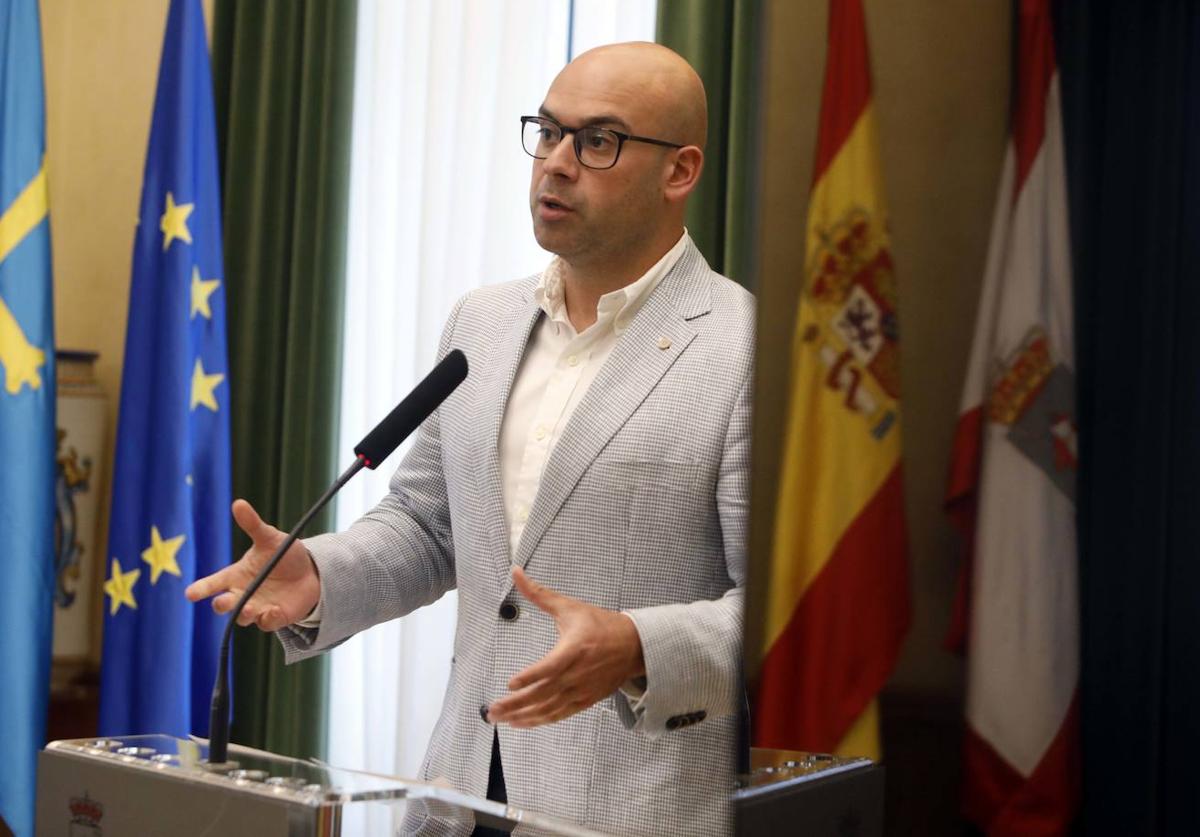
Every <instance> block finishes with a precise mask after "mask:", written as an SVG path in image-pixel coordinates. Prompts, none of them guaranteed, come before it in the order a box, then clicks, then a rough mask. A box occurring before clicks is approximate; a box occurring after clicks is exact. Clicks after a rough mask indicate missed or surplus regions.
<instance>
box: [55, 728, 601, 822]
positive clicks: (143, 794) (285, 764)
mask: <svg viewBox="0 0 1200 837" xmlns="http://www.w3.org/2000/svg"><path fill="white" fill-rule="evenodd" d="M207 751H208V747H207V744H206V743H205V742H203V741H193V740H189V739H181V738H175V737H172V736H169V735H131V736H122V737H117V738H108V739H78V740H73V741H54V742H51V743H50V744H48V745H47V746H46V749H44V750H43V751H42V752H41V753H40V754H39V755H38V796H37V832H36V833H37V834H38V835H47V837H48V836H49V835H69V837H98V836H99V835H101V834H106V835H125V834H129V835H145V837H154V835H161V837H188V835H200V834H205V835H214V834H254V835H261V837H275V835H278V837H339V835H341V834H342V833H343V828H342V826H343V819H344V818H345V815H346V814H347V809H349V808H350V807H351V806H355V807H357V806H384V805H386V806H389V807H391V808H393V809H399V810H398V812H393V813H398V816H396V817H395V819H396V821H399V822H402V826H401V828H400V832H401V833H403V834H408V833H411V832H417V831H419V830H423V828H424V826H426V825H430V826H434V827H433V828H432V829H431V830H432V831H434V832H435V833H440V832H441V831H443V830H445V827H446V826H458V828H457V829H456V830H463V831H464V833H470V828H471V827H472V826H473V824H475V823H478V824H479V825H487V826H491V827H492V828H498V829H501V830H504V831H511V830H512V829H513V828H514V827H515V826H517V825H521V826H523V827H522V829H521V833H536V834H545V835H551V836H552V837H604V835H602V834H600V833H599V832H596V831H592V830H589V829H586V828H582V827H580V826H577V825H575V824H573V823H569V822H565V821H563V820H560V819H557V818H555V817H551V816H548V815H545V814H540V813H535V812H532V811H524V810H520V809H518V808H514V807H513V806H511V805H505V804H503V803H499V802H492V801H490V800H486V799H478V798H475V797H472V796H470V795H468V794H465V793H461V792H459V791H456V790H454V789H452V788H449V787H442V786H440V785H435V784H430V783H427V782H416V781H410V780H406V779H397V778H395V777H392V776H380V775H375V774H372V773H365V772H361V771H356V770H345V769H341V768H337V767H331V766H329V765H327V764H324V763H321V762H316V761H302V760H300V759H293V758H288V757H286V756H277V755H274V754H272V753H266V752H263V751H261V750H253V749H250V748H248V747H241V746H238V745H236V744H232V745H230V747H229V761H228V762H226V763H224V764H219V765H209V764H208V763H207V761H206V759H207V756H208V752H207ZM464 826H465V828H464Z"/></svg>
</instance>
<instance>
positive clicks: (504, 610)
mask: <svg viewBox="0 0 1200 837" xmlns="http://www.w3.org/2000/svg"><path fill="white" fill-rule="evenodd" d="M520 612H521V611H520V610H518V609H517V606H516V605H515V604H513V603H512V602H505V603H504V604H502V605H500V618H501V619H503V620H504V621H505V622H511V621H513V620H514V619H516V618H517V616H518V615H519V614H520Z"/></svg>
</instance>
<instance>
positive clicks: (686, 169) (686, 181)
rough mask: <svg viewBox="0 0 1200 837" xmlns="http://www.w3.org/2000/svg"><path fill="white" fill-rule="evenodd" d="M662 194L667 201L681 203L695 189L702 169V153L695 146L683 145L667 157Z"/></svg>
mask: <svg viewBox="0 0 1200 837" xmlns="http://www.w3.org/2000/svg"><path fill="white" fill-rule="evenodd" d="M668 160H669V162H668V163H667V172H666V180H665V182H664V183H663V193H664V195H665V197H666V198H667V200H668V201H682V200H684V199H685V198H687V196H688V195H690V194H691V193H692V190H693V189H695V188H696V183H697V182H698V181H699V180H700V172H701V171H703V169H704V152H703V151H701V150H700V149H699V147H697V146H695V145H685V146H684V147H683V148H680V149H678V150H677V151H676V152H675V153H674V154H671V155H668Z"/></svg>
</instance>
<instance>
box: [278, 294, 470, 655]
mask: <svg viewBox="0 0 1200 837" xmlns="http://www.w3.org/2000/svg"><path fill="white" fill-rule="evenodd" d="M465 301H466V297H463V299H461V300H459V302H458V304H457V305H456V306H455V308H454V311H453V312H452V313H451V315H450V319H449V321H448V322H447V324H446V327H445V329H444V330H443V332H442V339H441V344H440V346H439V348H438V359H439V360H440V359H441V358H443V357H445V356H446V354H447V353H448V352H449V351H450V349H451V347H452V343H453V335H454V326H455V323H456V322H457V318H458V314H459V312H460V311H461V309H462V306H463V304H464V303H465ZM441 413H442V410H441V409H440V408H439V409H438V410H437V411H435V412H434V413H433V415H431V416H430V417H429V418H428V419H426V420H425V422H424V423H423V424H422V425H421V428H420V430H419V431H418V433H417V438H416V441H415V442H414V444H413V446H412V448H411V449H410V450H409V451H408V453H407V454H406V455H405V457H404V459H403V460H402V461H401V463H400V467H399V468H397V469H396V472H395V474H393V475H392V479H391V483H390V486H389V490H388V494H387V496H385V497H384V498H383V500H381V501H380V502H379V504H378V505H377V506H375V508H373V509H371V511H369V512H367V513H366V514H365V515H363V516H362V517H361V518H359V520H357V521H356V522H355V523H354V525H352V526H351V527H350V528H349V529H347V530H346V531H345V532H339V533H336V534H327V535H318V536H316V537H314V538H307V539H305V540H304V545H305V546H306V547H307V548H308V551H309V553H310V554H311V555H312V558H313V561H314V562H315V563H316V565H317V570H318V572H319V573H320V575H321V599H320V603H321V621H320V624H319V625H318V626H317V627H303V626H300V625H289V626H288V627H286V628H283V629H282V630H280V631H277V632H276V636H278V637H279V640H280V642H281V643H282V644H283V648H284V657H285V660H286V662H288V663H293V662H296V661H298V660H303V659H306V658H307V657H311V656H314V655H316V654H319V653H322V652H324V651H328V650H329V649H330V648H332V647H334V646H335V645H338V644H339V643H341V642H343V641H345V640H346V639H348V638H349V637H351V636H353V635H354V634H356V633H358V632H359V631H363V630H366V629H367V628H369V627H371V626H372V625H377V624H379V623H380V622H386V621H388V620H391V619H396V618H398V617H400V616H404V615H406V614H408V613H411V612H412V611H414V610H416V609H417V608H418V607H421V606H423V605H426V604H430V603H431V602H434V601H436V600H437V599H439V598H440V597H441V596H442V595H443V594H444V593H446V591H448V590H452V589H454V587H455V585H456V583H457V582H456V575H455V564H454V543H453V538H452V536H451V530H450V505H449V500H448V497H447V493H446V481H445V475H444V472H443V469H442V444H441Z"/></svg>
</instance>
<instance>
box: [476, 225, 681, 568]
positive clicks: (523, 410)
mask: <svg viewBox="0 0 1200 837" xmlns="http://www.w3.org/2000/svg"><path fill="white" fill-rule="evenodd" d="M687 240H688V234H687V232H686V231H684V233H683V235H681V236H680V237H679V241H678V242H676V243H675V246H674V247H672V248H671V249H670V250H668V251H667V252H666V254H665V255H664V256H663V257H662V258H661V259H659V260H658V262H656V263H655V265H654V266H653V267H651V268H650V269H649V270H648V271H646V272H645V273H644V274H643V275H642V276H641V278H639V279H637V280H636V281H634V282H633V283H632V284H629V285H626V286H625V287H623V288H619V289H618V290H615V291H612V292H610V293H607V294H605V295H604V296H602V297H600V300H599V302H598V303H597V305H596V321H595V322H594V323H592V324H591V325H590V326H588V327H587V328H586V329H584V330H583V332H582V333H576V331H575V327H574V326H572V325H571V321H570V319H568V318H567V305H566V300H565V298H564V295H563V282H562V277H561V273H562V261H561V260H560V259H558V258H555V259H554V261H552V262H551V263H550V265H549V267H547V268H546V270H545V272H543V273H542V276H541V279H540V280H539V281H538V285H537V288H536V289H535V290H534V296H535V298H536V299H537V302H538V305H540V306H541V308H542V311H544V312H545V314H546V316H545V317H541V318H539V319H538V323H537V325H536V326H534V329H533V333H532V334H530V336H529V343H528V345H527V346H526V347H525V355H524V357H522V359H521V366H520V368H519V369H517V375H516V379H515V380H514V381H513V387H512V392H511V393H510V394H509V397H508V404H507V406H506V407H505V409H504V421H503V423H502V424H501V426H500V440H499V444H500V481H501V491H502V492H503V495H504V513H505V515H506V518H507V521H508V539H509V547H510V550H511V555H516V553H517V545H518V544H519V543H520V542H521V533H522V532H524V531H525V521H526V520H527V519H528V518H529V510H530V508H532V507H533V502H534V499H535V498H536V497H537V492H538V486H539V485H541V482H542V472H543V471H545V469H546V461H547V460H548V459H549V458H550V453H551V451H553V450H554V446H555V445H556V444H557V443H558V440H559V438H560V437H561V436H562V432H563V429H564V428H565V427H566V426H567V422H568V421H569V420H570V418H571V414H572V413H573V412H575V408H576V406H578V405H579V402H580V401H581V400H583V396H584V395H585V394H586V393H587V391H588V387H590V386H591V385H592V381H594V380H595V379H596V375H597V373H598V372H599V371H600V368H601V367H602V366H603V365H604V361H606V360H607V359H608V356H609V355H610V354H612V350H613V347H614V346H616V344H617V340H619V339H620V337H621V335H622V334H623V333H624V332H625V328H626V327H627V326H628V325H629V321H630V320H632V319H633V316H634V315H635V314H636V313H637V311H638V309H639V308H640V307H641V305H642V303H643V302H644V301H645V300H646V297H648V296H649V295H650V294H651V292H653V290H654V289H655V288H656V287H657V286H658V283H659V282H660V281H661V280H662V278H663V277H664V276H666V275H667V273H668V272H669V271H670V270H671V268H672V267H674V266H675V262H677V261H678V260H679V257H680V256H681V255H682V254H683V250H684V247H685V246H686V244H687Z"/></svg>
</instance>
